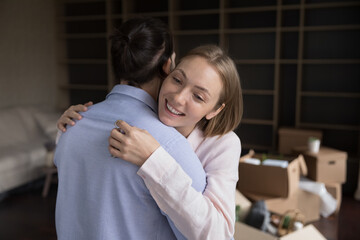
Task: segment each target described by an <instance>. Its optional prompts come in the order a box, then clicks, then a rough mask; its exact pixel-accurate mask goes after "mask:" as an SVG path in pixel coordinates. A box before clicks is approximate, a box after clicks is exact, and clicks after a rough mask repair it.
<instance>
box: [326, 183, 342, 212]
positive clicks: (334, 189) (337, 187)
mask: <svg viewBox="0 0 360 240" xmlns="http://www.w3.org/2000/svg"><path fill="white" fill-rule="evenodd" d="M325 188H326V190H327V191H328V192H329V193H330V195H331V196H333V198H335V199H336V202H337V206H336V210H335V213H334V214H338V213H339V211H340V206H341V200H342V198H341V197H342V189H341V184H340V183H325Z"/></svg>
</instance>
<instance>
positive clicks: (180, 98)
mask: <svg viewBox="0 0 360 240" xmlns="http://www.w3.org/2000/svg"><path fill="white" fill-rule="evenodd" d="M174 101H175V103H177V104H179V105H184V104H185V102H186V94H185V91H184V90H182V91H178V92H177V93H175V94H174Z"/></svg>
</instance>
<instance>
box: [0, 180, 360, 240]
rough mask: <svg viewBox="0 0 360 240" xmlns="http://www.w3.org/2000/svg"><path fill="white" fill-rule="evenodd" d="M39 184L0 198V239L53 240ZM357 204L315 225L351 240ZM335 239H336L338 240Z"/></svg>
mask: <svg viewBox="0 0 360 240" xmlns="http://www.w3.org/2000/svg"><path fill="white" fill-rule="evenodd" d="M42 185H43V180H42V181H37V182H34V183H32V184H30V185H28V186H25V187H22V188H20V189H17V190H16V191H13V192H12V193H10V194H7V195H0V239H16V240H33V239H34V240H35V239H36V240H38V239H49V240H52V239H56V231H55V222H54V217H55V213H54V209H55V201H56V191H57V189H56V185H55V184H53V185H52V186H51V188H50V192H49V195H48V196H47V198H42V197H41V192H42ZM359 221H360V201H356V200H354V199H353V198H352V197H350V196H344V197H343V201H342V205H341V210H340V214H339V215H338V216H337V217H331V218H328V219H322V220H321V221H319V222H316V223H314V225H315V226H316V227H317V228H318V229H320V231H321V232H322V234H323V235H324V236H325V237H327V239H328V240H354V239H359V238H358V237H359V235H360V223H359ZM334 235H335V236H336V235H337V236H338V237H337V238H336V237H334Z"/></svg>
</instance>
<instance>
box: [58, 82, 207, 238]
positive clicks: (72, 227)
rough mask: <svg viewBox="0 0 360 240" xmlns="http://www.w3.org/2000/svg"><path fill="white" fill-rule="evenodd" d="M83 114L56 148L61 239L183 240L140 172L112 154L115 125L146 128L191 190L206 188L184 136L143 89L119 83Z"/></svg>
mask: <svg viewBox="0 0 360 240" xmlns="http://www.w3.org/2000/svg"><path fill="white" fill-rule="evenodd" d="M83 116H84V118H83V119H82V120H81V121H79V122H77V123H76V125H75V126H74V127H69V128H68V129H67V131H66V133H64V134H63V135H62V136H61V138H60V140H59V143H58V145H57V148H56V153H55V160H54V161H55V164H56V166H57V168H58V176H59V186H58V194H57V202H56V231H57V235H58V239H59V240H72V239H76V240H81V239H84V240H90V239H124V240H131V239H134V240H143V239H144V240H148V239H149V240H151V239H166V240H169V239H184V237H183V235H182V234H181V233H180V232H179V231H178V230H177V229H176V228H175V226H174V224H173V223H172V222H171V220H170V219H169V218H167V216H165V215H164V213H162V212H161V211H160V209H159V207H158V206H157V204H156V202H155V201H154V199H153V198H152V197H151V195H150V192H149V190H148V189H147V188H146V186H145V184H144V182H143V180H142V179H141V177H140V176H138V175H137V174H136V172H137V171H138V167H137V166H136V165H133V164H131V163H128V162H126V161H124V160H122V159H119V158H113V157H111V156H110V153H109V151H108V138H109V136H110V131H111V129H113V128H114V122H115V121H116V120H118V119H121V120H124V121H126V122H128V123H129V124H130V125H132V126H136V127H139V128H142V129H146V130H147V131H148V132H149V133H150V134H151V135H152V136H154V137H155V139H157V140H158V142H159V143H160V144H161V145H162V146H163V147H164V149H165V150H166V151H167V152H169V153H170V154H171V155H172V156H173V157H174V158H175V159H176V160H177V161H178V162H179V164H180V165H181V167H182V168H183V169H184V171H185V172H186V173H187V174H188V175H189V176H190V177H191V178H192V180H193V182H192V186H193V187H194V188H195V189H196V190H197V191H199V192H202V191H203V190H204V189H205V186H206V176H205V172H204V170H203V167H202V165H201V163H200V161H199V159H198V158H197V156H196V155H195V153H194V152H193V150H192V148H191V147H190V145H189V143H188V142H187V140H186V139H185V138H184V137H183V136H182V135H181V134H180V133H178V132H177V131H176V130H175V129H174V128H171V127H167V126H165V125H164V124H162V123H161V122H160V121H159V119H158V116H157V104H156V102H155V101H154V99H152V98H151V96H150V95H149V94H147V93H146V92H145V91H143V90H141V89H139V88H135V87H131V86H126V85H117V86H115V87H114V88H113V90H112V91H111V93H109V94H108V96H107V97H106V100H105V101H103V102H101V103H98V104H95V105H94V106H92V107H90V108H89V110H88V111H87V112H85V113H83Z"/></svg>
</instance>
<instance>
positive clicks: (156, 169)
mask: <svg viewBox="0 0 360 240" xmlns="http://www.w3.org/2000/svg"><path fill="white" fill-rule="evenodd" d="M234 135H235V134H234ZM234 135H232V136H231V137H230V138H229V137H228V138H224V139H221V138H220V139H221V140H218V141H216V144H214V143H215V142H211V143H209V144H208V146H205V148H209V150H210V149H211V150H210V151H208V153H209V154H206V155H202V157H205V158H208V159H206V160H207V161H205V162H207V164H205V166H204V170H205V172H206V176H207V186H206V188H205V190H204V192H203V193H200V192H198V191H196V190H195V189H194V188H192V187H191V178H190V177H189V176H188V175H187V174H186V173H185V172H184V171H183V169H182V168H181V166H180V165H179V164H178V163H177V162H176V160H175V159H174V158H172V157H171V156H170V154H168V153H167V152H166V151H165V150H164V149H163V148H162V147H160V148H158V149H157V150H156V151H155V152H154V153H153V154H152V155H151V156H150V157H149V159H148V160H147V161H146V162H145V163H144V164H143V166H142V167H141V168H140V169H139V171H138V175H140V176H141V177H142V178H143V180H144V182H145V184H146V186H147V188H148V189H149V191H150V193H151V195H152V196H153V198H154V199H155V201H156V202H157V204H158V206H159V208H160V209H161V210H162V211H164V212H165V213H166V214H167V215H168V216H169V217H170V219H171V220H172V221H173V222H174V224H175V226H176V227H177V228H178V229H179V230H180V232H181V233H182V234H183V235H184V236H185V237H186V238H187V239H201V240H203V239H216V240H218V239H231V238H232V237H233V234H234V225H235V189H236V182H237V180H238V164H239V157H240V149H241V147H240V140H239V139H238V137H237V136H236V137H234ZM204 144H206V143H204ZM200 159H201V157H200ZM201 160H202V162H204V160H205V159H201Z"/></svg>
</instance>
